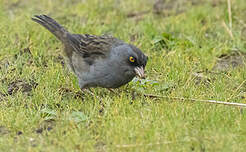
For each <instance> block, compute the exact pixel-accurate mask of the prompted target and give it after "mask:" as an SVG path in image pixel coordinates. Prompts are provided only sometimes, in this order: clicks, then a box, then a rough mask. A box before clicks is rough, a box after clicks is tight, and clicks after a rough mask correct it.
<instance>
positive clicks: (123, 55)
mask: <svg viewBox="0 0 246 152" xmlns="http://www.w3.org/2000/svg"><path fill="white" fill-rule="evenodd" d="M112 53H113V54H112V56H114V57H115V59H117V61H116V62H115V64H116V63H117V64H118V66H117V67H120V68H119V69H118V71H119V70H120V71H121V72H120V71H119V72H120V73H122V74H123V75H124V77H125V78H126V79H127V78H128V79H129V80H128V82H129V81H131V80H132V79H133V78H134V77H135V76H139V77H140V78H144V77H145V75H144V69H145V66H146V64H147V60H148V57H147V56H146V55H144V54H143V52H142V51H141V50H140V49H138V48H137V47H135V46H134V45H129V44H123V45H119V46H117V47H115V48H113V50H112Z"/></svg>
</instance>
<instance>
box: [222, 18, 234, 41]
mask: <svg viewBox="0 0 246 152" xmlns="http://www.w3.org/2000/svg"><path fill="white" fill-rule="evenodd" d="M222 26H223V27H224V28H225V29H226V31H227V33H228V34H229V35H230V37H231V38H232V39H234V37H233V34H232V31H231V30H230V29H229V28H228V26H227V25H226V23H225V21H223V22H222Z"/></svg>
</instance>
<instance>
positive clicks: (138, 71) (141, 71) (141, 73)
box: [134, 66, 145, 79]
mask: <svg viewBox="0 0 246 152" xmlns="http://www.w3.org/2000/svg"><path fill="white" fill-rule="evenodd" d="M134 71H135V72H136V75H137V76H139V78H142V79H144V78H145V75H144V68H143V66H141V67H136V68H135V69H134Z"/></svg>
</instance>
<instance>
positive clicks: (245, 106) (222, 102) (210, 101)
mask: <svg viewBox="0 0 246 152" xmlns="http://www.w3.org/2000/svg"><path fill="white" fill-rule="evenodd" d="M144 96H145V97H149V98H166V99H170V100H176V101H192V102H205V103H212V104H223V105H228V106H236V107H241V108H246V104H244V103H236V102H225V101H217V100H203V99H194V98H183V97H168V96H158V95H152V94H144Z"/></svg>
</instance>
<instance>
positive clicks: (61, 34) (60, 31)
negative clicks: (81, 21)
mask: <svg viewBox="0 0 246 152" xmlns="http://www.w3.org/2000/svg"><path fill="white" fill-rule="evenodd" d="M32 20H33V21H35V22H37V23H39V24H40V25H42V26H43V27H45V28H46V29H47V30H49V31H50V32H51V33H52V34H54V35H55V36H56V37H57V38H58V39H59V40H60V41H62V42H64V43H65V42H66V39H67V35H70V33H69V32H68V31H67V30H66V29H65V28H64V27H62V26H61V25H60V24H58V23H57V22H56V21H55V20H54V19H52V18H51V17H49V16H47V15H35V18H34V17H33V18H32Z"/></svg>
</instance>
